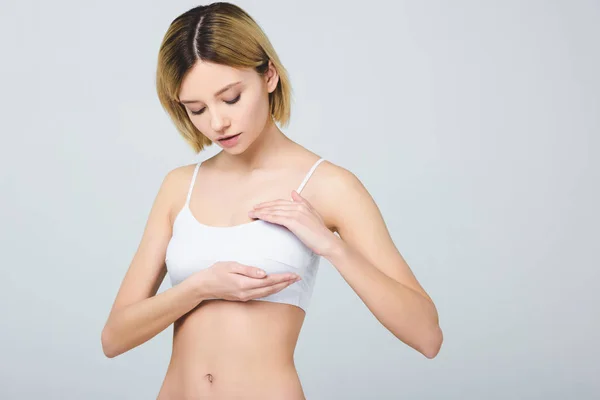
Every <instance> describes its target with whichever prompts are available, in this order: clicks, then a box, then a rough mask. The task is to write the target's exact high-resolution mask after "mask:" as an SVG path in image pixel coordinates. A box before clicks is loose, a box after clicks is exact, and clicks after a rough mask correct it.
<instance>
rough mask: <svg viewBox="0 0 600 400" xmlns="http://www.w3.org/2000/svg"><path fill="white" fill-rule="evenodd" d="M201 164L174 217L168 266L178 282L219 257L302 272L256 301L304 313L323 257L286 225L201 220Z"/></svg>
mask: <svg viewBox="0 0 600 400" xmlns="http://www.w3.org/2000/svg"><path fill="white" fill-rule="evenodd" d="M322 161H324V159H323V158H321V159H319V160H318V161H317V162H316V163H315V164H314V165H313V166H312V168H311V169H310V170H309V171H308V173H307V174H306V176H305V177H304V180H303V181H302V183H301V184H300V186H299V187H298V189H297V190H296V191H297V192H298V193H300V192H301V191H302V189H303V188H304V186H305V185H306V182H308V179H309V178H310V177H311V175H312V174H313V172H314V171H315V169H316V168H317V166H318V165H319V164H320V163H321V162H322ZM200 164H202V162H199V163H198V164H197V165H196V169H195V170H194V175H193V177H192V181H191V183H190V188H189V190H188V194H187V199H186V202H185V205H184V206H183V208H182V209H181V210H180V211H179V213H178V214H177V217H176V218H175V221H174V222H173V235H172V237H171V239H170V241H169V244H168V246H167V251H166V258H165V262H166V266H167V271H168V273H169V277H170V279H171V285H172V286H175V285H177V284H178V283H180V282H181V281H183V280H184V279H186V278H187V277H188V276H190V275H191V274H193V273H194V272H196V271H200V270H202V269H206V268H208V267H210V266H211V265H213V264H214V263H215V262H217V261H236V262H239V263H241V264H246V265H250V266H253V267H258V268H261V269H263V270H265V272H266V273H267V275H268V274H272V273H282V272H294V273H296V274H298V275H300V276H301V277H302V279H301V280H300V281H298V282H296V283H293V284H291V285H289V286H288V287H286V288H285V289H283V290H281V291H279V292H277V293H274V294H271V295H269V296H266V297H262V298H259V299H256V300H261V301H271V302H275V303H286V304H291V305H294V306H298V307H300V308H301V309H303V310H304V311H305V312H306V310H307V308H308V306H309V303H310V297H311V295H312V292H313V288H314V284H315V279H316V276H317V270H318V266H319V261H320V257H319V256H318V255H317V254H315V253H314V252H313V251H312V250H311V249H310V248H308V247H306V245H305V244H304V243H303V242H302V241H301V240H300V239H298V238H297V237H296V235H294V234H293V233H292V232H291V231H290V230H289V229H287V228H286V227H284V226H282V225H278V224H274V223H270V222H267V221H264V220H260V219H257V220H254V221H252V222H247V223H243V224H240V225H233V226H211V225H204V224H202V223H200V222H199V221H198V220H197V219H196V218H195V217H194V215H193V214H192V212H191V211H190V198H191V195H192V189H193V187H194V182H195V181H196V175H197V174H198V168H199V167H200Z"/></svg>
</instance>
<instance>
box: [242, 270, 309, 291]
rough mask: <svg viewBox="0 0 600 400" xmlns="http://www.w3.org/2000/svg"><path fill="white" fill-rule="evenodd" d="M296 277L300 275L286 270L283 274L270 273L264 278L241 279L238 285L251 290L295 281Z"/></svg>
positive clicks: (298, 277)
mask: <svg viewBox="0 0 600 400" xmlns="http://www.w3.org/2000/svg"><path fill="white" fill-rule="evenodd" d="M298 279H300V276H299V275H298V274H294V273H288V272H286V273H283V274H270V275H269V276H267V277H266V278H264V279H243V280H242V281H241V282H240V287H241V288H242V290H252V289H257V288H264V287H269V286H273V285H278V284H280V283H284V282H290V281H296V280H298Z"/></svg>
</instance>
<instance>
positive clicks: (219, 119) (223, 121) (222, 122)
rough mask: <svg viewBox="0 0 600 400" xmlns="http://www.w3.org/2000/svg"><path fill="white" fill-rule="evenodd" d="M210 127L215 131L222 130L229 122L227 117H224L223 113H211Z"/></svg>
mask: <svg viewBox="0 0 600 400" xmlns="http://www.w3.org/2000/svg"><path fill="white" fill-rule="evenodd" d="M210 123H211V127H212V129H213V130H214V131H215V132H222V131H223V130H224V129H225V128H227V127H228V126H229V124H230V121H229V118H227V117H225V116H224V115H223V114H221V113H219V112H217V111H215V112H213V113H212V115H211V120H210Z"/></svg>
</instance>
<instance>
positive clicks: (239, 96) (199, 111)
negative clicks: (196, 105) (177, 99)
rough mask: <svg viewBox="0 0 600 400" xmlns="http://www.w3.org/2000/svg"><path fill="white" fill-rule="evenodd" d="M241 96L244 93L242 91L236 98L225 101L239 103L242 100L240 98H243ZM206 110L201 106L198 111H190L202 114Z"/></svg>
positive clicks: (194, 113)
mask: <svg viewBox="0 0 600 400" xmlns="http://www.w3.org/2000/svg"><path fill="white" fill-rule="evenodd" d="M241 97H242V94H241V93H240V94H238V95H237V97H236V98H235V99H232V100H224V101H225V103H227V104H235V103H237V102H238V101H240V98H241ZM204 110H205V109H204V108H201V109H200V110H198V111H191V110H190V113H192V114H193V115H200V114H202V113H203V112H204Z"/></svg>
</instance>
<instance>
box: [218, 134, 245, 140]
mask: <svg viewBox="0 0 600 400" xmlns="http://www.w3.org/2000/svg"><path fill="white" fill-rule="evenodd" d="M241 133H242V132H240V133H236V134H235V135H229V136H226V137H224V138H220V139H219V142H220V141H222V140H227V139H230V138H232V137H234V136H237V135H240V134H241Z"/></svg>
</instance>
